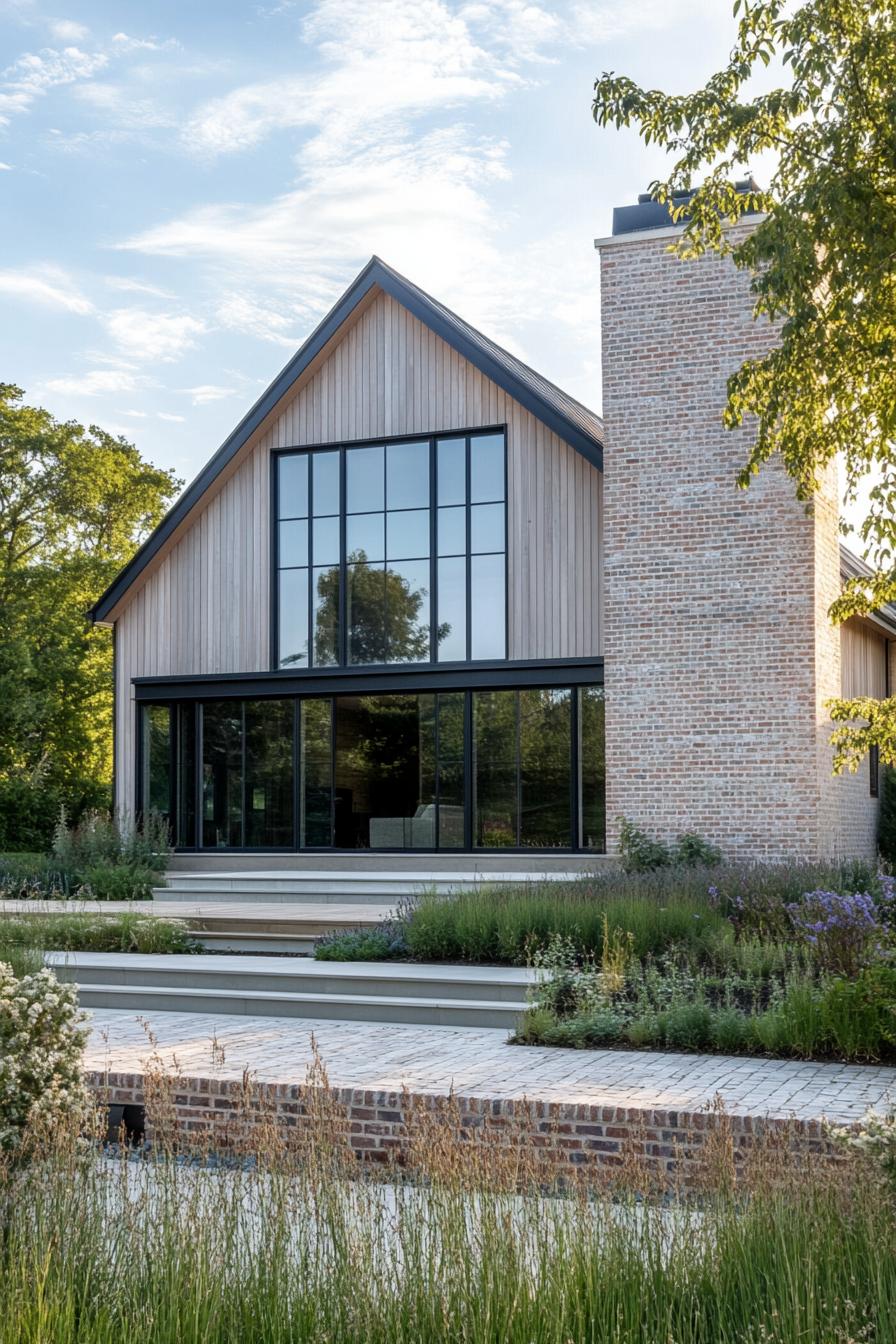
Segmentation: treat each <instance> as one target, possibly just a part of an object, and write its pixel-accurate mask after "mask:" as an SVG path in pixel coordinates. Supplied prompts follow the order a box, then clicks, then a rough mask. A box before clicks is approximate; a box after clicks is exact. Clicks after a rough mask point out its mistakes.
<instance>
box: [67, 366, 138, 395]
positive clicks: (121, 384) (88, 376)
mask: <svg viewBox="0 0 896 1344" xmlns="http://www.w3.org/2000/svg"><path fill="white" fill-rule="evenodd" d="M144 385H145V380H144V379H142V378H140V377H139V376H138V375H137V374H134V373H131V372H130V371H129V370H128V369H92V370H91V371H90V373H79V374H73V375H71V376H70V377H66V378H50V379H48V380H47V381H46V382H45V383H44V387H46V388H47V389H49V391H51V392H66V393H71V394H72V395H75V396H77V395H79V394H80V395H81V396H84V397H98V396H102V395H103V394H105V393H109V392H116V393H118V392H136V391H137V390H138V389H139V388H140V387H142V386H144Z"/></svg>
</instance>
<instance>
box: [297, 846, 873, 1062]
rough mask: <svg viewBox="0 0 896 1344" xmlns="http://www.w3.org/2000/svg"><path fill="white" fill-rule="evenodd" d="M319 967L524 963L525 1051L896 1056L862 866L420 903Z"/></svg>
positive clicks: (324, 951) (630, 878)
mask: <svg viewBox="0 0 896 1344" xmlns="http://www.w3.org/2000/svg"><path fill="white" fill-rule="evenodd" d="M316 956H318V957H320V958H324V959H330V960H339V959H345V960H364V959H367V958H369V959H371V960H388V959H399V958H412V959H416V960H421V961H442V962H451V961H454V962H474V963H490V964H498V965H500V964H504V965H534V966H535V967H537V968H538V969H539V971H540V976H539V985H538V987H537V989H536V991H535V993H534V996H533V1002H532V1007H531V1009H530V1011H529V1012H528V1013H527V1014H526V1017H525V1019H524V1020H523V1023H522V1024H521V1026H520V1029H519V1031H518V1032H517V1034H516V1036H515V1038H514V1039H515V1040H516V1041H520V1042H525V1043H526V1044H530V1045H531V1044H536V1045H551V1046H569V1047H580V1048H584V1047H605V1046H612V1045H616V1046H621V1047H624V1048H627V1049H631V1048H640V1047H649V1048H653V1049H674V1050H695V1051H719V1052H722V1053H727V1054H761V1055H770V1056H777V1057H784V1058H787V1057H791V1058H793V1057H795V1058H805V1059H842V1060H849V1061H855V1062H861V1061H873V1062H877V1061H893V1060H894V1059H896V899H894V882H893V879H892V878H891V877H890V876H889V875H887V874H886V873H881V872H878V871H877V870H876V869H875V868H873V867H871V866H870V865H867V864H861V863H849V864H844V865H780V866H774V867H770V866H769V867H762V866H753V867H747V868H734V867H721V866H720V867H716V868H690V869H689V868H685V867H675V868H666V869H662V870H660V871H657V872H649V873H639V874H621V873H615V874H605V875H600V876H594V877H588V878H585V879H582V880H581V881H578V882H572V883H569V884H564V885H561V886H557V885H556V884H541V885H539V884H533V885H532V886H530V887H527V888H526V889H524V890H523V891H520V890H519V889H502V888H500V887H494V888H488V887H487V888H484V889H482V890H481V891H478V892H475V893H463V894H461V895H458V896H454V897H438V896H433V895H429V896H424V897H423V898H421V899H420V900H419V901H417V902H415V903H413V904H410V905H408V906H407V907H406V908H404V909H402V910H401V911H399V913H398V915H397V916H396V918H395V919H393V920H391V921H389V922H387V923H385V924H383V925H381V926H379V927H377V928H374V929H369V930H356V931H354V932H350V933H343V934H339V935H334V936H332V937H331V938H328V939H324V940H322V942H321V943H320V944H319V946H318V948H317V951H316Z"/></svg>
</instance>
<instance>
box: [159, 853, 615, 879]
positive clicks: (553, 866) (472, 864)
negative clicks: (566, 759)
mask: <svg viewBox="0 0 896 1344" xmlns="http://www.w3.org/2000/svg"><path fill="white" fill-rule="evenodd" d="M616 864H618V860H617V859H615V858H612V857H610V856H608V855H606V854H591V853H587V854H586V853H582V854H555V853H552V852H551V851H550V850H537V851H536V850H530V851H528V852H526V853H512V854H511V853H491V854H485V853H480V852H476V853H472V854H471V853H468V852H459V851H457V850H443V851H442V852H441V853H437V854H432V853H429V854H422V853H420V852H419V851H418V852H416V853H415V852H414V851H409V852H406V853H395V852H391V853H390V852H388V851H378V850H370V849H365V850H352V851H351V852H343V853H337V852H332V853H327V852H325V851H318V852H316V853H314V854H307V853H306V854H302V853H295V852H293V853H289V852H284V853H279V854H277V853H271V854H265V855H259V854H244V853H241V852H240V851H239V850H226V849H225V850H204V851H202V852H200V853H195V854H172V855H171V858H170V860H169V863H168V872H169V875H172V876H173V875H180V874H181V873H200V872H205V873H210V874H214V873H237V872H255V871H257V870H258V869H259V868H262V867H263V868H265V869H266V870H267V871H268V872H275V871H285V872H306V871H307V872H329V873H335V874H339V873H343V874H346V873H348V874H351V873H357V872H362V873H372V872H388V873H405V872H412V873H416V872H419V871H420V870H421V869H425V870H427V871H428V872H430V873H440V872H449V873H452V872H467V873H472V874H474V876H480V875H486V876H487V875H489V874H491V873H496V872H498V873H501V872H505V873H506V872H532V871H536V872H537V873H538V874H539V875H540V876H549V875H550V874H551V873H555V872H575V873H578V874H580V875H583V874H585V873H589V872H595V871H596V870H598V869H604V868H607V867H614V866H616Z"/></svg>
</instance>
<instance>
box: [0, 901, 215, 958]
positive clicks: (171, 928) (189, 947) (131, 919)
mask: <svg viewBox="0 0 896 1344" xmlns="http://www.w3.org/2000/svg"><path fill="white" fill-rule="evenodd" d="M35 948H39V949H42V950H43V951H47V952H201V951H202V945H201V944H200V943H199V942H198V941H197V939H195V938H194V937H193V936H192V934H191V933H190V931H189V929H188V928H187V926H186V924H184V923H182V922H181V921H180V920H176V919H158V918H157V917H156V916H155V915H138V914H137V913H136V912H133V913H132V912H131V911H127V912H125V913H122V914H116V915H85V914H79V913H73V912H69V911H61V912H60V913H59V914H56V913H55V912H54V913H52V914H46V915H45V914H40V915H9V916H5V917H4V919H3V922H2V924H0V960H9V957H8V956H7V953H11V952H13V951H14V950H15V949H22V950H24V949H35Z"/></svg>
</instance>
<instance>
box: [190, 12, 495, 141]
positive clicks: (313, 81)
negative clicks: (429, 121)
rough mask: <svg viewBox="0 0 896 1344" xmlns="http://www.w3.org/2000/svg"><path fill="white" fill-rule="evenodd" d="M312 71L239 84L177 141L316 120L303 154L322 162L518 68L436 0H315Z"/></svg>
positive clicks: (488, 89)
mask: <svg viewBox="0 0 896 1344" xmlns="http://www.w3.org/2000/svg"><path fill="white" fill-rule="evenodd" d="M303 31H304V36H305V39H306V41H308V42H310V43H313V44H314V45H315V46H316V47H317V55H316V58H315V64H316V66H321V65H322V67H323V68H322V71H321V73H319V74H304V75H301V76H295V77H290V78H286V79H277V80H270V81H266V82H264V83H256V84H247V85H243V86H242V87H240V88H238V89H235V90H233V91H232V92H231V93H229V94H225V95H224V96H223V97H221V98H215V99H212V100H211V101H210V102H208V103H206V104H204V106H202V107H201V108H199V110H198V111H197V112H196V113H195V114H194V116H193V117H192V118H190V120H189V122H188V123H187V125H186V127H185V128H184V141H185V143H186V144H187V146H188V147H189V148H190V149H192V150H193V151H195V152H197V153H201V154H208V155H215V154H222V153H229V152H233V151H235V150H243V149H248V148H251V147H252V146H253V145H256V144H258V143H259V141H261V140H262V139H264V138H265V137H266V136H268V135H270V134H271V133H272V132H273V131H276V130H278V129H283V128H317V136H316V138H315V140H314V142H313V143H312V144H311V145H310V146H308V147H307V149H306V154H308V155H309V156H311V157H313V158H315V159H316V160H317V161H318V162H320V163H323V162H326V161H332V160H333V159H334V158H336V159H338V158H339V157H340V156H341V152H342V150H343V149H344V147H345V145H346V144H348V143H350V142H352V141H354V143H355V144H356V146H360V145H361V144H365V145H370V144H374V143H376V142H377V141H378V140H379V139H380V138H381V133H382V130H383V128H384V126H387V125H390V124H391V125H393V126H394V123H395V121H396V119H400V118H403V117H407V116H408V115H415V116H416V115H420V114H422V113H424V112H426V111H427V110H431V109H435V108H444V107H445V106H455V107H459V106H461V105H463V104H464V103H470V102H473V101H476V102H482V101H486V102H492V101H495V100H497V99H499V98H501V97H502V96H503V95H504V94H505V93H506V92H507V91H508V89H510V88H514V87H519V86H520V84H521V82H522V81H521V77H520V75H519V74H518V73H517V72H516V71H515V70H514V69H513V68H512V64H508V63H507V62H504V63H501V62H496V61H495V53H494V51H489V50H488V49H487V48H485V47H483V46H481V45H480V44H479V43H478V41H477V40H476V35H475V32H474V31H473V29H472V27H471V26H470V24H468V23H467V22H466V21H465V20H464V18H462V17H461V16H460V15H459V14H458V13H457V12H455V11H454V10H452V9H451V8H450V7H449V6H448V5H447V4H446V3H444V0H377V3H376V4H370V3H368V0H320V3H319V4H318V5H316V7H315V8H314V10H313V11H312V13H311V14H310V15H309V17H308V18H307V19H306V21H305V24H304V29H303Z"/></svg>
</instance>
